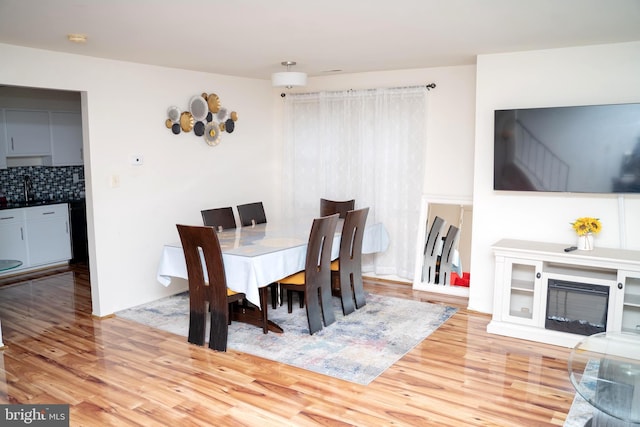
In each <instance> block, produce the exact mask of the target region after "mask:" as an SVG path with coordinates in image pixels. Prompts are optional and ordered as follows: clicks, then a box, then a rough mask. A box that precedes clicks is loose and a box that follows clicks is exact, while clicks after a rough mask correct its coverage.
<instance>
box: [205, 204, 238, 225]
mask: <svg viewBox="0 0 640 427" xmlns="http://www.w3.org/2000/svg"><path fill="white" fill-rule="evenodd" d="M200 213H201V214H202V222H203V223H204V225H206V226H209V227H213V228H215V229H216V230H217V231H222V230H228V229H230V228H236V226H237V225H236V218H235V217H234V216H233V209H232V208H231V206H228V207H224V208H216V209H205V210H203V211H200Z"/></svg>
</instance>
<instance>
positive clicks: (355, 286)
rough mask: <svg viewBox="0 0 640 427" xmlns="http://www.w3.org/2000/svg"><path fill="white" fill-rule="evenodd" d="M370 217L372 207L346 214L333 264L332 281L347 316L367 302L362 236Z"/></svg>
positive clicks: (343, 311)
mask: <svg viewBox="0 0 640 427" xmlns="http://www.w3.org/2000/svg"><path fill="white" fill-rule="evenodd" d="M368 214H369V208H363V209H358V210H352V211H349V212H347V216H346V218H345V219H344V224H343V225H342V233H341V235H340V255H339V256H338V259H337V260H335V261H333V262H332V263H331V275H332V282H333V283H336V282H337V285H338V286H337V289H338V291H339V292H338V293H339V295H340V299H341V301H342V313H343V314H344V315H345V316H346V315H347V314H351V313H353V312H354V311H355V309H356V308H362V307H364V305H365V304H366V303H367V301H366V297H365V294H364V287H363V285H362V237H363V236H364V227H365V224H366V222H367V215H368ZM334 288H336V287H334ZM354 303H355V305H354Z"/></svg>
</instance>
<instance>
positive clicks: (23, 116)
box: [5, 109, 51, 157]
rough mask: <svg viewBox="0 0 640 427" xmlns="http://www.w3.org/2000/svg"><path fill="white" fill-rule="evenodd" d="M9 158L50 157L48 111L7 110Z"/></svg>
mask: <svg viewBox="0 0 640 427" xmlns="http://www.w3.org/2000/svg"><path fill="white" fill-rule="evenodd" d="M5 122H6V129H7V131H6V135H7V141H6V146H7V157H22V156H50V155H51V130H50V125H49V112H48V111H33V110H9V109H7V110H5Z"/></svg>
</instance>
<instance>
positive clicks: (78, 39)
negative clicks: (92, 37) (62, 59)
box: [67, 34, 87, 43]
mask: <svg viewBox="0 0 640 427" xmlns="http://www.w3.org/2000/svg"><path fill="white" fill-rule="evenodd" d="M67 39H68V40H69V41H70V42H73V43H86V41H87V36H86V34H67Z"/></svg>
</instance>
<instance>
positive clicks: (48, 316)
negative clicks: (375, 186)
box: [0, 267, 574, 426]
mask: <svg viewBox="0 0 640 427" xmlns="http://www.w3.org/2000/svg"><path fill="white" fill-rule="evenodd" d="M9 282H10V281H8V280H6V279H5V280H3V281H2V282H0V285H1V284H7V283H9ZM366 289H367V290H368V291H370V292H374V293H378V294H385V295H391V296H395V297H400V298H409V299H416V300H425V301H431V302H440V301H445V302H446V303H447V304H449V305H455V306H458V307H460V310H459V311H458V312H457V313H456V314H455V315H454V316H453V317H452V318H451V319H450V320H449V321H447V322H446V323H445V324H444V325H443V326H441V327H440V328H439V329H438V330H436V331H435V332H434V333H433V334H432V335H431V336H429V337H428V338H427V339H426V340H424V341H423V342H422V343H421V344H419V345H418V346H417V347H415V348H414V349H413V350H412V351H410V352H409V353H408V354H407V355H406V356H405V357H403V358H402V359H401V360H400V361H398V362H397V363H396V364H395V365H393V366H392V367H391V368H389V369H388V370H387V371H385V372H384V373H383V374H382V375H381V376H380V377H378V378H377V379H376V380H374V381H373V382H372V383H371V384H369V385H368V386H362V385H358V384H353V383H349V382H345V381H340V380H337V379H333V378H330V377H325V376H322V375H319V374H314V373H311V372H308V371H304V370H301V369H298V368H294V367H290V366H287V365H283V364H279V363H276V362H272V361H269V360H264V359H260V358H257V357H254V356H251V355H248V354H243V353H240V352H236V351H228V352H227V353H218V352H215V351H212V350H210V349H208V348H207V347H204V348H201V347H197V346H194V345H190V344H188V343H187V342H186V338H184V337H181V336H177V335H172V334H170V333H167V332H163V331H160V330H156V329H152V328H149V327H146V326H143V325H140V324H137V323H134V322H132V321H129V320H124V319H121V318H118V317H113V318H107V319H96V318H93V317H92V316H91V297H90V286H89V278H88V274H87V271H86V269H83V268H77V267H73V268H71V269H68V270H67V269H62V270H57V271H56V272H55V273H54V274H51V275H42V276H41V277H36V278H33V279H31V280H26V281H23V282H22V283H20V284H15V285H10V286H3V287H0V319H1V321H2V330H3V335H4V343H5V348H4V350H1V351H0V403H31V404H34V403H49V404H51V403H68V404H70V405H71V407H70V413H71V425H73V426H76V425H78V426H80V425H82V426H103V425H117V426H125V425H144V426H149V425H159V426H165V425H166V426H210V425H215V426H227V425H228V426H239V425H247V426H289V425H295V426H313V425H324V426H345V425H356V426H387V425H398V426H432V425H433V426H439V425H442V426H545V425H562V424H563V422H564V419H565V417H566V414H567V413H568V411H569V408H570V406H571V402H572V400H573V397H574V392H573V388H572V386H571V384H570V382H569V380H568V377H567V357H568V355H569V350H568V349H565V348H561V347H554V346H548V345H542V344H537V343H533V342H528V341H523V340H517V339H512V338H506V337H500V336H496V335H490V334H487V332H486V325H487V323H488V321H489V316H487V315H484V314H480V313H475V312H471V311H469V310H467V309H465V308H464V307H466V301H465V300H462V299H459V298H453V297H448V298H447V297H443V296H441V295H438V294H429V293H424V292H418V291H413V290H412V289H411V287H410V286H409V285H406V284H397V283H389V282H367V283H366ZM371 357H375V354H372V355H371Z"/></svg>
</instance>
